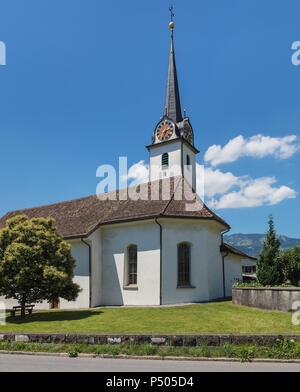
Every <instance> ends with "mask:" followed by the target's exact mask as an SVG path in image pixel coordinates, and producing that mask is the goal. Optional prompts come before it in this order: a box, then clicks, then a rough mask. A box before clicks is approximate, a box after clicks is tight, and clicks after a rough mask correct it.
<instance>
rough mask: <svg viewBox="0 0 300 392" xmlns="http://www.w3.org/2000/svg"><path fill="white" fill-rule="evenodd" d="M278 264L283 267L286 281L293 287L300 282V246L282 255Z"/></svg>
mask: <svg viewBox="0 0 300 392" xmlns="http://www.w3.org/2000/svg"><path fill="white" fill-rule="evenodd" d="M278 262H279V263H280V264H281V265H282V266H283V269H284V273H285V277H286V280H289V281H290V282H291V284H292V285H293V286H298V285H299V282H300V245H296V246H294V247H293V248H292V249H287V250H285V251H283V252H281V253H280V255H279V256H278Z"/></svg>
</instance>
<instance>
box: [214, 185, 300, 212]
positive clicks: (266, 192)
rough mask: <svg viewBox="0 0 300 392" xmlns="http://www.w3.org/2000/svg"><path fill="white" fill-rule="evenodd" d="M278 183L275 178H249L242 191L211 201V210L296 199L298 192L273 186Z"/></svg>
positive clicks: (256, 205)
mask: <svg viewBox="0 0 300 392" xmlns="http://www.w3.org/2000/svg"><path fill="white" fill-rule="evenodd" d="M276 182H277V180H276V178H274V177H261V178H257V179H252V178H249V179H248V180H247V181H243V182H242V183H241V186H240V189H238V190H234V191H232V192H229V193H227V194H224V195H223V196H221V197H220V198H219V199H214V198H212V199H210V200H209V201H208V205H209V206H210V207H211V208H215V209H222V208H243V207H248V208H249V207H260V206H263V205H275V204H278V203H280V202H281V201H283V200H284V199H294V198H295V197H296V196H297V192H296V191H294V190H293V189H291V188H289V187H287V186H285V185H283V186H280V187H276V186H273V185H274V184H275V183H276Z"/></svg>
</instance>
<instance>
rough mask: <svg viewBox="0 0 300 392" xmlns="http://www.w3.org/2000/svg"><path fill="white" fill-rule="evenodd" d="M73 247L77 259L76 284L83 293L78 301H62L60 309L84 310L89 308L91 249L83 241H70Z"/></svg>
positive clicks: (73, 253)
mask: <svg viewBox="0 0 300 392" xmlns="http://www.w3.org/2000/svg"><path fill="white" fill-rule="evenodd" d="M69 242H70V244H71V245H72V255H73V257H74V258H75V259H76V266H75V270H74V279H73V281H74V283H77V284H78V285H79V286H80V287H81V289H82V291H81V292H80V293H79V295H78V297H77V299H76V301H71V302H69V301H66V300H65V299H62V298H61V299H60V305H59V308H60V309H82V308H88V307H89V248H88V246H87V245H85V244H84V243H82V242H81V241H69Z"/></svg>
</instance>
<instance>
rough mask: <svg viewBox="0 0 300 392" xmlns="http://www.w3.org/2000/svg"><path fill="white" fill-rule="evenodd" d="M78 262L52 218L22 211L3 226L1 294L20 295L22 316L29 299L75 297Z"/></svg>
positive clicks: (0, 252)
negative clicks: (29, 216)
mask: <svg viewBox="0 0 300 392" xmlns="http://www.w3.org/2000/svg"><path fill="white" fill-rule="evenodd" d="M75 263H76V260H75V259H74V258H73V257H72V255H71V246H70V245H69V244H68V243H67V242H65V241H64V240H63V238H62V237H61V236H60V235H59V234H57V231H56V227H55V221H54V220H53V219H51V218H47V219H44V218H33V219H30V220H29V219H28V218H27V216H25V215H19V216H16V217H14V218H12V219H10V220H8V221H7V223H6V227H5V228H4V229H2V230H0V295H3V296H5V298H14V299H16V300H17V301H18V302H19V304H20V305H21V306H22V311H21V314H22V316H25V305H26V304H28V303H32V302H33V303H39V302H42V301H45V300H46V301H49V302H52V301H55V300H57V298H60V297H61V298H64V299H66V300H67V301H73V300H75V299H76V298H77V296H78V294H79V292H80V289H79V286H78V285H77V284H74V283H73V277H74V267H75Z"/></svg>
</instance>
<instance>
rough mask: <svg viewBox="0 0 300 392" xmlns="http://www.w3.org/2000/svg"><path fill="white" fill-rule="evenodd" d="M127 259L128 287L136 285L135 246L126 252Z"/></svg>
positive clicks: (131, 246)
mask: <svg viewBox="0 0 300 392" xmlns="http://www.w3.org/2000/svg"><path fill="white" fill-rule="evenodd" d="M127 252H128V253H127V257H128V269H127V271H128V285H136V284H137V246H136V245H130V246H129V247H128V251H127Z"/></svg>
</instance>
